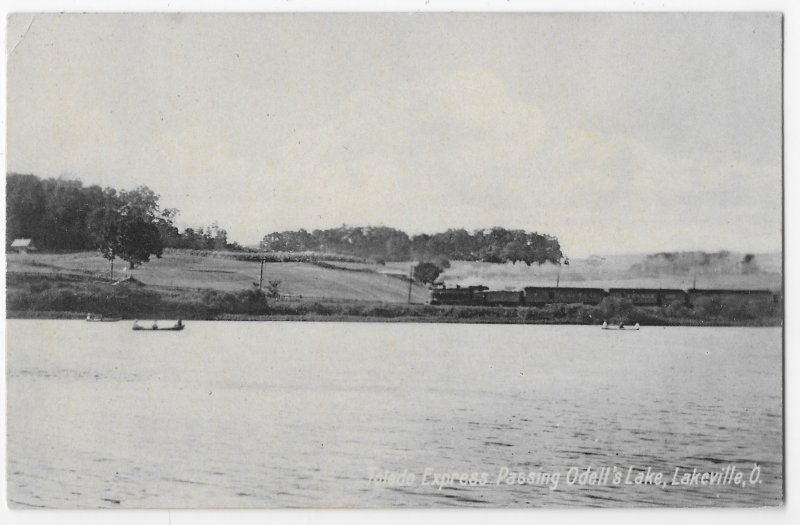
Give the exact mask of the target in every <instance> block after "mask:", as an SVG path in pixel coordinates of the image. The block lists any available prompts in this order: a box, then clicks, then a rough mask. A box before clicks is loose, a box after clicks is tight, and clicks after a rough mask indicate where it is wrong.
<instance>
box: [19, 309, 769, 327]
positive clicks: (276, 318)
mask: <svg viewBox="0 0 800 525" xmlns="http://www.w3.org/2000/svg"><path fill="white" fill-rule="evenodd" d="M178 318H180V319H182V320H183V321H184V322H191V321H204V322H293V323H378V324H386V323H394V324H474V325H547V326H597V327H599V326H601V325H602V321H599V322H588V323H587V322H580V321H577V320H572V321H571V320H563V319H558V320H508V319H480V318H478V319H465V318H453V317H450V318H448V317H425V316H398V317H378V316H357V315H320V314H305V315H286V314H278V315H271V314H266V315H250V314H222V315H219V316H216V317H206V318H187V317H179V316H168V315H165V316H156V317H153V316H150V317H147V316H139V317H131V316H124V315H123V316H122V319H121V320H120V321H118V322H126V321H135V320H140V321H143V320H152V319H178ZM85 319H86V314H85V313H82V312H70V311H17V310H8V311H7V312H6V320H7V321H10V320H49V321H84V320H85ZM769 321H772V320H771V319H770V320H749V321H724V320H709V321H700V320H696V319H691V320H690V319H682V320H675V321H674V322H671V323H664V322H661V323H653V324H643V323H641V322H640V323H639V324H640V326H641V327H642V328H646V327H649V328H666V327H673V328H674V327H692V328H783V320H782V319H778V320H777V322H769ZM625 324H626V325H628V323H625ZM634 324H635V323H630V325H629V326H633V325H634Z"/></svg>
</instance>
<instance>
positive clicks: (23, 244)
mask: <svg viewBox="0 0 800 525" xmlns="http://www.w3.org/2000/svg"><path fill="white" fill-rule="evenodd" d="M11 249H12V250H16V251H17V253H28V252H33V251H36V246H34V245H33V239H14V241H13V242H12V243H11Z"/></svg>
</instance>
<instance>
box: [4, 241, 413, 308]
mask: <svg viewBox="0 0 800 525" xmlns="http://www.w3.org/2000/svg"><path fill="white" fill-rule="evenodd" d="M7 257H8V258H7V261H8V272H9V274H13V273H18V272H25V273H46V274H52V273H56V274H79V275H85V276H93V277H98V278H106V279H107V278H109V272H110V265H109V262H108V261H107V260H106V259H103V258H102V257H100V256H99V255H97V254H96V253H93V252H81V253H69V254H37V255H30V254H28V255H19V254H9V255H8V256H7ZM338 264H342V263H337V265H338ZM331 266H332V265H325V267H323V266H320V265H318V264H314V263H299V262H285V263H267V264H265V265H264V286H265V287H266V284H267V282H268V281H273V280H279V281H281V284H280V293H281V295H284V296H288V297H293V298H303V299H316V298H319V299H339V300H360V301H380V302H388V303H405V302H407V301H408V282H407V281H403V280H401V279H398V278H395V277H391V276H387V275H383V274H380V273H377V272H374V271H371V269H370V268H369V265H358V266H359V268H360V269H361V270H362V271H352V270H345V269H341V270H339V269H335V268H333V267H331ZM375 267H376V268H377V265H375ZM259 270H260V265H259V263H258V262H243V261H236V260H232V259H228V258H216V257H200V256H192V255H188V254H178V253H168V254H165V255H164V257H162V258H161V259H156V258H153V259H152V260H151V261H150V262H149V263H146V264H143V265H142V266H140V267H138V268H136V269H135V270H133V272H130V275H133V277H135V278H136V279H137V280H138V281H140V282H142V283H143V284H145V285H149V286H168V287H177V288H209V289H212V290H219V291H228V292H233V291H240V290H245V289H248V288H252V287H253V283H255V284H258V279H259ZM125 275H129V273H128V272H127V270H125V265H124V262H123V261H115V265H114V276H115V278H117V279H119V278H121V277H123V276H125ZM427 300H428V291H427V289H426V288H425V287H424V286H421V285H419V284H414V285H413V287H412V290H411V301H412V302H415V303H424V302H426V301H427Z"/></svg>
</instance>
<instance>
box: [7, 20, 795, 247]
mask: <svg viewBox="0 0 800 525" xmlns="http://www.w3.org/2000/svg"><path fill="white" fill-rule="evenodd" d="M7 49H8V51H9V59H8V138H7V139H8V140H7V147H8V165H7V169H8V171H11V172H17V173H34V174H37V175H40V176H46V177H56V176H61V175H63V176H68V177H77V178H80V179H81V180H82V181H83V182H84V183H85V184H100V185H103V186H114V187H117V188H132V187H135V186H137V185H140V184H145V185H147V186H150V187H151V188H152V189H154V190H155V191H156V192H157V193H159V194H161V196H162V203H163V204H164V205H165V206H168V207H176V208H178V209H179V210H180V212H181V213H180V215H179V224H180V225H181V226H188V225H192V226H197V225H201V224H203V225H205V224H209V223H211V222H212V221H214V220H216V221H218V222H219V223H220V225H222V226H224V227H226V228H227V229H228V231H229V233H230V235H231V236H232V238H233V239H235V240H238V241H239V242H241V243H256V242H258V240H259V239H260V238H261V237H262V236H263V235H264V234H265V233H268V232H271V231H275V230H283V229H296V228H300V227H304V228H306V229H313V228H326V227H335V226H339V225H341V224H343V223H346V224H349V225H378V224H382V225H387V226H395V227H398V228H401V229H404V230H406V231H408V232H409V233H419V232H432V231H440V230H443V229H446V228H451V227H466V228H468V229H473V228H482V227H488V226H493V225H502V226H506V227H514V228H524V229H528V230H534V231H539V232H543V233H550V234H554V235H556V236H557V237H558V238H559V239H560V240H561V243H562V246H563V248H564V250H565V252H566V253H567V254H569V255H572V256H584V255H589V254H592V253H613V252H649V251H656V250H680V249H706V250H716V249H723V248H724V249H731V250H737V251H755V252H761V251H773V250H780V247H781V18H780V16H779V15H776V14H722V15H720V14H699V13H694V14H684V15H680V14H670V15H665V14H649V15H640V14H630V15H614V14H605V15H602V14H600V15H598V14H591V15H575V14H551V15H525V14H502V13H495V14H362V15H344V14H317V15H309V14H280V15H277V14H273V15H269V14H260V15H253V14H248V15H234V14H225V15H178V14H164V15H75V14H73V15H58V14H49V15H37V16H35V17H34V16H32V15H27V14H25V15H23V14H20V15H12V16H11V17H10V18H9V26H8V43H7Z"/></svg>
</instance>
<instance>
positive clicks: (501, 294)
mask: <svg viewBox="0 0 800 525" xmlns="http://www.w3.org/2000/svg"><path fill="white" fill-rule="evenodd" d="M606 297H614V298H619V299H627V300H629V301H630V302H631V304H633V305H634V306H669V305H673V304H676V303H677V304H680V305H682V306H686V307H689V308H691V307H694V306H695V305H696V304H697V302H698V301H699V300H700V299H701V298H709V299H712V300H723V299H728V298H736V299H737V300H746V301H752V302H757V303H767V302H778V301H779V300H780V298H779V296H778V294H775V293H773V292H772V291H770V290H721V289H708V290H700V289H694V288H693V289H690V290H681V289H669V288H609V289H604V288H577V287H568V286H560V287H559V286H553V287H550V286H528V287H525V288H524V289H523V290H521V291H517V290H490V289H489V288H488V287H486V286H482V285H478V286H466V287H461V286H456V287H455V288H445V287H443V286H441V287H438V288H434V289H432V290H431V296H430V304H432V305H464V306H547V305H551V304H587V305H598V304H600V303H601V302H602V301H603V299H605V298H606Z"/></svg>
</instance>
